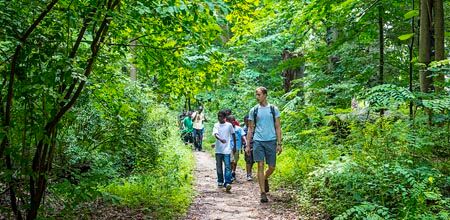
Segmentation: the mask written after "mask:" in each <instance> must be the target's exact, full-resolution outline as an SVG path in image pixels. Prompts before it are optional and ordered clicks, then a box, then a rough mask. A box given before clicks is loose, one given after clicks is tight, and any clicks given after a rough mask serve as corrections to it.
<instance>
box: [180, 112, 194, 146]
mask: <svg viewBox="0 0 450 220" xmlns="http://www.w3.org/2000/svg"><path fill="white" fill-rule="evenodd" d="M193 131H194V123H193V122H192V112H191V111H189V112H188V113H187V115H186V117H185V118H184V119H183V130H182V133H183V137H184V138H183V139H184V143H185V144H186V145H187V144H191V143H193V142H194V138H193V136H192V132H193Z"/></svg>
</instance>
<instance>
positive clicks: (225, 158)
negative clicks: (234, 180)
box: [212, 111, 236, 192]
mask: <svg viewBox="0 0 450 220" xmlns="http://www.w3.org/2000/svg"><path fill="white" fill-rule="evenodd" d="M225 117H226V116H225V112H224V111H219V113H218V114H217V119H218V121H219V122H217V123H216V124H214V129H213V136H214V137H215V138H216V144H215V145H212V147H215V148H216V170H217V185H218V187H225V189H226V191H227V192H230V190H231V165H230V159H231V158H230V157H231V153H234V152H236V148H233V149H231V146H230V140H231V138H233V141H234V142H235V143H236V135H235V134H234V129H233V126H232V125H231V124H230V123H228V122H226V121H225ZM222 163H224V164H225V180H224V178H223V177H224V170H223V166H222Z"/></svg>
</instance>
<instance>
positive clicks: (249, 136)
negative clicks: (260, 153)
mask: <svg viewBox="0 0 450 220" xmlns="http://www.w3.org/2000/svg"><path fill="white" fill-rule="evenodd" d="M254 129H255V125H254V124H253V121H250V120H249V121H248V131H247V140H248V142H247V146H246V147H245V153H247V154H250V149H251V145H252V141H251V140H252V138H253V130H254Z"/></svg>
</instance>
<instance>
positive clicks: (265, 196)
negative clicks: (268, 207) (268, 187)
mask: <svg viewBox="0 0 450 220" xmlns="http://www.w3.org/2000/svg"><path fill="white" fill-rule="evenodd" d="M266 202H269V199H267V195H266V193H261V203H266Z"/></svg>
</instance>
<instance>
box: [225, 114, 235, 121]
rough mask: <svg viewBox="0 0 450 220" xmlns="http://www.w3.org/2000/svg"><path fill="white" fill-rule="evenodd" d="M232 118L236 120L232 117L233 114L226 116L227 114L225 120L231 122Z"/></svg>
mask: <svg viewBox="0 0 450 220" xmlns="http://www.w3.org/2000/svg"><path fill="white" fill-rule="evenodd" d="M234 120H236V118H235V117H234V115H228V116H227V121H228V122H232V121H234Z"/></svg>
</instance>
